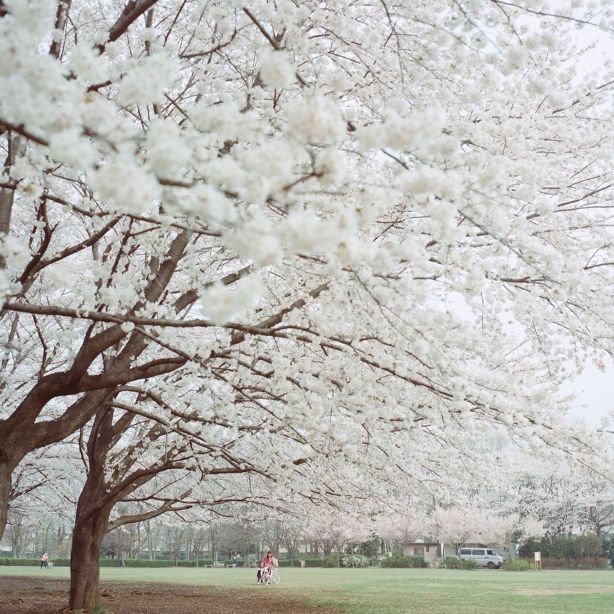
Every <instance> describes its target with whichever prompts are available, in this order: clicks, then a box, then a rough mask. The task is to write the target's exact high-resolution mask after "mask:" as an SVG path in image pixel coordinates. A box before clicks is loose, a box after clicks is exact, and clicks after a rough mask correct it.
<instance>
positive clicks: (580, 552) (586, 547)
mask: <svg viewBox="0 0 614 614" xmlns="http://www.w3.org/2000/svg"><path fill="white" fill-rule="evenodd" d="M572 549H573V554H574V558H575V559H583V558H587V557H589V558H595V557H598V556H602V555H603V544H602V543H601V540H600V539H599V536H598V535H597V534H596V533H588V534H586V535H577V536H576V537H574V539H573V543H572Z"/></svg>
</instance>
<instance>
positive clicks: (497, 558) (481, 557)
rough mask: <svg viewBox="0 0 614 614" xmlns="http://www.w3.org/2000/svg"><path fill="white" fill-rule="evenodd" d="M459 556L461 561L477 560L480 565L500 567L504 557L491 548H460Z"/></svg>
mask: <svg viewBox="0 0 614 614" xmlns="http://www.w3.org/2000/svg"><path fill="white" fill-rule="evenodd" d="M458 558H459V559H460V560H461V561H475V564H476V565H477V566H478V567H488V568H489V569H499V567H501V565H502V564H503V557H502V556H501V555H500V554H499V553H498V552H497V551H496V550H492V549H491V548H459V550H458Z"/></svg>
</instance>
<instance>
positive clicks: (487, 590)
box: [0, 567, 614, 614]
mask: <svg viewBox="0 0 614 614" xmlns="http://www.w3.org/2000/svg"><path fill="white" fill-rule="evenodd" d="M68 571H69V570H68V568H65V567H55V568H53V569H48V570H39V569H36V568H32V567H0V575H7V576H8V575H37V576H38V575H43V574H44V576H46V577H55V578H67V577H68ZM281 578H282V579H281V583H280V584H279V585H277V586H257V585H256V583H255V570H254V569H240V568H237V569H204V568H200V569H195V568H164V569H146V568H145V569H138V568H125V569H118V568H102V569H101V579H102V580H103V581H104V580H113V581H126V582H171V583H180V584H190V585H208V586H216V587H224V588H230V589H232V588H236V589H246V588H247V589H250V590H253V591H254V593H255V594H257V595H259V596H263V595H264V594H266V592H267V591H275V592H281V593H283V594H286V595H288V596H292V597H294V598H298V599H301V600H303V601H305V602H309V603H314V604H320V605H324V606H328V607H333V608H338V609H339V610H340V612H345V613H350V614H372V613H373V612H377V613H378V614H393V613H394V614H399V613H404V612H407V613H411V614H422V613H424V614H426V613H427V612H428V613H429V614H444V613H446V614H447V613H450V614H452V613H453V614H486V613H488V614H508V613H510V614H511V613H512V612H513V613H515V614H517V613H518V612H522V613H523V614H527V613H530V614H542V613H543V614H546V613H548V614H554V613H557V614H558V613H562V612H569V613H573V614H588V613H590V614H613V613H614V572H613V571H611V570H607V571H606V570H603V571H531V572H505V571H490V570H479V571H460V570H445V569H290V568H288V569H281Z"/></svg>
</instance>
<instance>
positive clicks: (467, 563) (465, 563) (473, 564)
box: [461, 560, 478, 569]
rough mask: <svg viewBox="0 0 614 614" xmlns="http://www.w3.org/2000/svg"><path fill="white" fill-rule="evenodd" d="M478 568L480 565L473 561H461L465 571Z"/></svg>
mask: <svg viewBox="0 0 614 614" xmlns="http://www.w3.org/2000/svg"><path fill="white" fill-rule="evenodd" d="M477 566H478V564H477V563H476V562H475V561H472V560H466V561H465V560H463V561H461V567H462V568H463V569H476V567H477Z"/></svg>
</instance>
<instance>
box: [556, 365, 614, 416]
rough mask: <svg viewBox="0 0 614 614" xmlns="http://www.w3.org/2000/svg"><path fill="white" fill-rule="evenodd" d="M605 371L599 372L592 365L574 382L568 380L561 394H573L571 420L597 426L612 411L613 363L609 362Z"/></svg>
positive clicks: (613, 393)
mask: <svg viewBox="0 0 614 614" xmlns="http://www.w3.org/2000/svg"><path fill="white" fill-rule="evenodd" d="M605 367H606V368H605V371H600V370H599V369H597V367H595V366H594V365H593V364H592V363H591V364H587V365H586V367H585V368H584V371H583V372H582V374H581V375H579V376H578V377H577V378H576V379H575V380H574V379H570V380H569V381H568V382H567V383H566V384H565V385H564V386H563V392H564V393H569V394H575V395H576V399H575V401H574V402H573V403H572V408H571V411H570V413H569V416H570V417H571V418H572V419H582V418H583V419H585V420H586V421H587V422H588V423H589V424H591V425H594V426H597V425H599V421H600V419H601V418H602V417H603V416H606V415H607V414H608V412H609V411H610V410H612V409H614V361H612V360H609V361H608V363H606V365H605Z"/></svg>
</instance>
